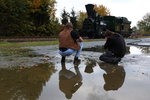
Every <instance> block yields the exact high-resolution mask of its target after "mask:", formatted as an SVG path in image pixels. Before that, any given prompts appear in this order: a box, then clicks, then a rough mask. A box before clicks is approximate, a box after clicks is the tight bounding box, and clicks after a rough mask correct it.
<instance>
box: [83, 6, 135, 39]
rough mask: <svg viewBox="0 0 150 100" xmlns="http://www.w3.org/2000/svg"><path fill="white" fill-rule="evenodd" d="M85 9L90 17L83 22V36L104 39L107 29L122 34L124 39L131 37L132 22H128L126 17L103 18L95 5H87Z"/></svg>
mask: <svg viewBox="0 0 150 100" xmlns="http://www.w3.org/2000/svg"><path fill="white" fill-rule="evenodd" d="M85 7H86V11H87V16H88V17H87V18H86V19H85V20H84V22H83V27H82V29H81V31H82V32H81V33H82V34H81V36H83V37H88V38H103V37H104V30H105V29H109V30H111V31H114V32H117V33H120V34H121V35H123V36H124V37H129V36H130V35H131V33H132V29H131V28H130V24H131V21H128V19H127V18H126V17H115V16H101V15H99V14H98V13H97V12H96V11H95V10H94V5H93V4H87V5H85Z"/></svg>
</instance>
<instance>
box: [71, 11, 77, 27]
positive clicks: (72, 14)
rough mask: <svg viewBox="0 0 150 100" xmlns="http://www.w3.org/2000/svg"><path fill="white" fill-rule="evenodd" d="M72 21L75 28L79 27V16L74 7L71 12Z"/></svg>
mask: <svg viewBox="0 0 150 100" xmlns="http://www.w3.org/2000/svg"><path fill="white" fill-rule="evenodd" d="M70 22H71V23H72V24H73V27H74V29H77V16H76V13H75V11H74V9H73V8H72V11H71V14H70Z"/></svg>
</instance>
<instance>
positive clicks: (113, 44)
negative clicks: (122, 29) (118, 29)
mask: <svg viewBox="0 0 150 100" xmlns="http://www.w3.org/2000/svg"><path fill="white" fill-rule="evenodd" d="M104 48H105V49H108V51H111V52H113V53H114V55H115V56H116V57H123V56H124V55H125V53H126V44H125V40H124V38H123V36H121V35H120V34H118V33H115V34H112V35H111V36H110V37H108V38H107V41H106V43H105V45H104Z"/></svg>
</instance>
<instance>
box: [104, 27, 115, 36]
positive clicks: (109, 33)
mask: <svg viewBox="0 0 150 100" xmlns="http://www.w3.org/2000/svg"><path fill="white" fill-rule="evenodd" d="M112 34H114V32H112V31H110V30H108V29H106V31H105V37H109V36H111V35H112Z"/></svg>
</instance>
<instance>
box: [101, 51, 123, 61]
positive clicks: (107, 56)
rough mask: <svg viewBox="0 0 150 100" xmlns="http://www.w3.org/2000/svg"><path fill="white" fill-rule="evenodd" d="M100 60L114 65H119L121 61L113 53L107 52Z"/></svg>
mask: <svg viewBox="0 0 150 100" xmlns="http://www.w3.org/2000/svg"><path fill="white" fill-rule="evenodd" d="M99 59H100V60H101V61H104V62H107V63H112V64H118V62H120V61H121V58H120V57H116V56H115V55H114V54H113V53H112V52H111V51H108V52H105V53H104V54H102V55H101V56H100V57H99Z"/></svg>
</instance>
